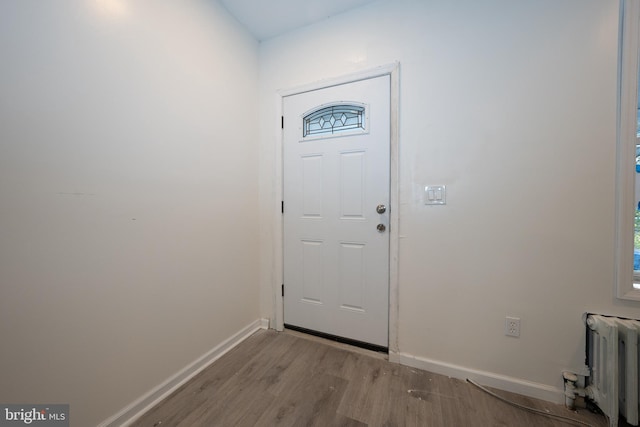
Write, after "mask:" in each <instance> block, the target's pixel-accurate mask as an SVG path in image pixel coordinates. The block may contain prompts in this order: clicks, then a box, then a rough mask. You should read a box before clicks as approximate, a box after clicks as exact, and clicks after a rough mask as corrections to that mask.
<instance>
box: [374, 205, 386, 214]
mask: <svg viewBox="0 0 640 427" xmlns="http://www.w3.org/2000/svg"><path fill="white" fill-rule="evenodd" d="M386 211H387V207H386V206H385V205H378V206H376V212H378V213H379V214H383V213H385V212H386Z"/></svg>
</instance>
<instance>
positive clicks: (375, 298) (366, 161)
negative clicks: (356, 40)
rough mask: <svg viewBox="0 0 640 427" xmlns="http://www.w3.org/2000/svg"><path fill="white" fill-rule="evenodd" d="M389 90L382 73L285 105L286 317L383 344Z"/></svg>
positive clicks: (385, 332) (299, 323)
mask: <svg viewBox="0 0 640 427" xmlns="http://www.w3.org/2000/svg"><path fill="white" fill-rule="evenodd" d="M389 93H390V78H389V76H382V77H376V78H372V79H366V80H361V81H357V82H353V83H348V84H343V85H338V86H333V87H329V88H325V89H319V90H314V91H310V92H305V93H302V94H297V95H292V96H288V97H285V98H284V101H283V102H284V116H285V117H284V123H285V127H284V201H285V212H284V283H285V297H284V321H285V323H286V324H289V325H295V326H299V327H303V328H307V329H312V330H316V331H319V332H324V333H328V334H332V335H337V336H341V337H345V338H350V339H355V340H359V341H363V342H367V343H371V344H375V345H380V346H383V347H387V346H388V310H389V308H388V305H389V230H388V226H389V211H388V210H387V212H385V213H383V214H379V213H377V212H376V206H377V205H378V204H384V205H386V206H389V164H390V163H389V152H390V127H389V124H390V96H389ZM345 100H348V101H345ZM351 106H352V107H351ZM313 111H318V112H317V113H315V114H311V115H308V113H309V112H313ZM305 116H308V117H311V118H309V119H308V120H307V121H306V122H305V121H304V120H303V118H304V117H305ZM342 131H344V132H342ZM378 224H383V225H384V226H385V227H386V230H385V231H383V232H380V231H378V230H377V228H376V227H377V225H378Z"/></svg>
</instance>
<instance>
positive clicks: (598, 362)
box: [587, 315, 640, 426]
mask: <svg viewBox="0 0 640 427" xmlns="http://www.w3.org/2000/svg"><path fill="white" fill-rule="evenodd" d="M587 325H588V327H589V366H590V368H591V379H590V385H589V386H588V387H587V390H588V393H589V397H591V399H593V400H594V401H595V402H596V403H597V405H598V406H599V407H600V409H601V410H602V411H603V412H604V413H605V414H606V415H607V417H609V423H610V425H611V426H617V425H618V418H619V414H622V416H624V417H625V418H626V420H627V423H629V424H631V425H633V426H637V425H638V412H639V411H640V401H639V398H638V396H639V394H640V392H639V389H638V387H639V385H638V383H639V378H638V372H639V371H640V369H639V363H640V362H639V361H638V344H639V342H638V335H639V334H640V321H636V320H628V319H620V318H616V317H608V316H599V315H589V316H588V317H587Z"/></svg>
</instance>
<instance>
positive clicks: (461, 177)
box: [260, 0, 640, 395]
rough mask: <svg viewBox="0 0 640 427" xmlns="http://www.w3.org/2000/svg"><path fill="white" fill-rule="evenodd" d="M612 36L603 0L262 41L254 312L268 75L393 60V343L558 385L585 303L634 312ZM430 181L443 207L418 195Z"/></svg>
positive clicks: (380, 13) (312, 31)
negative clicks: (513, 319) (618, 176)
mask: <svg viewBox="0 0 640 427" xmlns="http://www.w3.org/2000/svg"><path fill="white" fill-rule="evenodd" d="M617 34H618V2H617V1H614V0H607V1H602V0H589V1H584V0H562V1H557V0H536V1H528V2H513V1H510V0H487V1H482V2H477V1H474V0H464V1H457V2H450V1H446V0H434V1H409V0H406V1H393V2H392V1H381V2H378V3H374V4H372V5H370V6H367V7H365V8H361V9H358V10H354V11H352V12H349V13H346V14H343V15H340V16H337V17H334V18H331V19H328V20H326V21H323V22H321V23H319V24H317V25H314V26H311V27H307V28H304V29H301V30H299V31H295V32H293V33H289V34H286V35H283V36H281V37H277V38H274V39H271V40H268V41H266V42H263V43H262V44H261V47H260V96H261V101H260V102H261V104H260V112H261V128H260V135H261V138H260V143H261V155H260V177H261V179H260V183H261V184H260V195H261V200H260V203H261V212H262V215H261V275H260V278H261V312H262V315H263V316H265V317H266V316H271V317H273V312H274V311H273V294H272V290H271V289H272V286H273V285H277V283H274V277H276V274H275V271H276V269H275V268H274V258H273V242H274V241H275V239H276V238H277V236H274V234H273V233H272V232H271V227H272V224H273V221H274V218H277V217H274V214H275V215H278V213H277V211H276V209H274V206H275V200H274V199H273V197H274V194H275V187H274V185H275V184H274V182H276V181H275V178H274V177H275V175H276V173H277V168H276V164H277V163H276V160H277V158H278V153H277V152H276V149H275V147H276V140H277V135H278V130H277V125H278V117H277V103H276V99H277V97H276V92H277V90H278V89H287V88H292V87H295V86H297V85H302V84H306V83H310V82H314V81H318V80H321V79H326V78H331V77H335V76H340V75H344V74H348V73H351V72H355V71H359V70H364V69H369V68H373V67H375V66H378V65H383V64H387V63H390V62H393V61H396V60H397V61H400V64H401V72H400V75H401V77H400V86H401V90H400V148H399V150H400V160H399V169H400V212H397V213H396V214H398V215H399V218H400V230H399V233H400V236H401V237H400V249H399V268H400V272H399V319H398V320H399V350H400V352H402V353H407V354H410V355H414V356H417V357H420V358H423V359H429V360H432V361H435V362H437V363H440V362H443V363H450V364H454V365H458V366H460V367H463V368H465V369H475V370H481V371H486V372H489V373H493V374H498V375H504V376H507V377H510V378H511V379H512V380H515V381H518V380H525V381H530V382H533V383H537V384H538V385H539V386H541V387H542V388H545V387H546V388H550V389H554V388H555V390H556V391H557V390H558V389H560V388H561V387H562V380H561V371H562V370H563V369H573V370H580V369H581V368H582V367H583V366H584V348H585V342H584V336H585V332H584V323H583V319H582V315H583V314H584V313H585V312H598V313H604V314H616V315H622V316H630V317H638V316H639V315H640V305H638V304H637V303H636V304H634V303H630V302H621V301H619V300H616V299H615V298H614V257H613V247H614V169H615V158H614V156H615V136H616V134H615V132H616V61H617ZM427 184H446V185H447V186H448V187H447V191H448V195H447V205H446V206H443V207H427V206H425V205H424V204H423V194H422V193H423V188H424V186H425V185H427ZM506 315H512V316H517V317H520V318H521V319H522V331H521V334H522V335H521V337H520V338H519V339H514V338H510V337H505V336H504V318H505V316H506ZM557 395H558V394H557Z"/></svg>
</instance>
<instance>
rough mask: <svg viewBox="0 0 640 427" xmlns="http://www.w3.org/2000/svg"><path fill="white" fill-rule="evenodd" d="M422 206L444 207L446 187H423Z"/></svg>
mask: <svg viewBox="0 0 640 427" xmlns="http://www.w3.org/2000/svg"><path fill="white" fill-rule="evenodd" d="M424 204H425V205H446V204H447V186H446V185H427V186H426V187H424Z"/></svg>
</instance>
